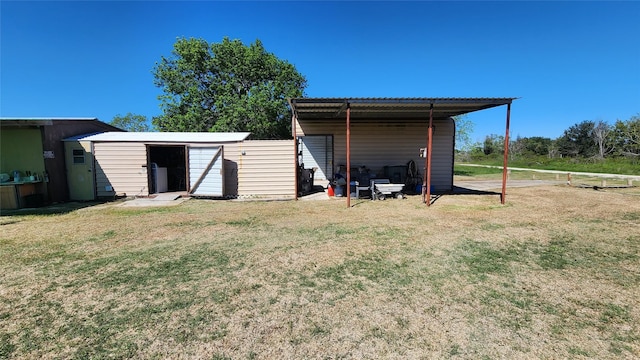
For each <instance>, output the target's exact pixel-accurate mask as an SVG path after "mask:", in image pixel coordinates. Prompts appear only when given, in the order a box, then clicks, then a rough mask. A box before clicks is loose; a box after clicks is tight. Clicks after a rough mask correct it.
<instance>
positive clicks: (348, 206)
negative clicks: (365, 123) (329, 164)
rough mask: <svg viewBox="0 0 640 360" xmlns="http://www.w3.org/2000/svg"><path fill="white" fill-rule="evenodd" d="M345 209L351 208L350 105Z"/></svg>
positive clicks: (348, 108) (348, 107)
mask: <svg viewBox="0 0 640 360" xmlns="http://www.w3.org/2000/svg"><path fill="white" fill-rule="evenodd" d="M345 193H346V195H347V208H350V207H351V105H350V104H349V103H347V188H346V189H345Z"/></svg>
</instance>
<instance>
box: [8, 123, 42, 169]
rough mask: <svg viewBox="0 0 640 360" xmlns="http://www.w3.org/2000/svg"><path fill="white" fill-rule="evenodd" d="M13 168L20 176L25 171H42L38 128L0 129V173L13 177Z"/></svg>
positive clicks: (40, 142) (40, 140) (40, 137)
mask: <svg viewBox="0 0 640 360" xmlns="http://www.w3.org/2000/svg"><path fill="white" fill-rule="evenodd" d="M13 170H19V171H20V172H21V173H22V176H25V172H26V171H31V172H36V173H38V174H40V175H42V173H44V158H43V155H42V136H41V135H40V129H24V128H18V129H12V128H2V129H0V173H6V174H9V176H12V177H13Z"/></svg>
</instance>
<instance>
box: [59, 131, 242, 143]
mask: <svg viewBox="0 0 640 360" xmlns="http://www.w3.org/2000/svg"><path fill="white" fill-rule="evenodd" d="M249 134H250V133H248V132H233V133H223V132H218V133H215V132H104V133H100V134H94V135H91V134H89V135H85V136H74V137H71V138H67V139H64V140H65V141H74V140H76V141H77V140H82V141H93V142H146V143H150V142H158V143H224V142H238V141H243V140H244V139H246V138H247V137H248V136H249Z"/></svg>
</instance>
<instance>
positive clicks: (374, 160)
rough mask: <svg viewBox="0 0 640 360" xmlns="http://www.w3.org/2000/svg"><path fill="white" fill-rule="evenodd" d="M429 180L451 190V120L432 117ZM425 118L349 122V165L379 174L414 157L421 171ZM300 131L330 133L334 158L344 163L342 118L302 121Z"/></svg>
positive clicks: (424, 140) (424, 143)
mask: <svg viewBox="0 0 640 360" xmlns="http://www.w3.org/2000/svg"><path fill="white" fill-rule="evenodd" d="M434 126H435V133H434V141H433V157H432V161H433V166H432V172H431V174H432V184H433V186H434V188H435V189H436V190H450V189H452V187H453V145H454V143H453V141H454V131H455V129H454V124H453V121H452V120H437V121H434ZM427 128H428V124H427V123H426V122H425V123H423V122H398V121H394V122H389V123H384V122H354V123H353V124H351V166H352V167H357V166H361V165H364V166H366V167H368V168H369V169H371V172H372V173H375V174H379V175H380V176H382V174H383V168H384V166H388V165H406V164H407V162H409V160H413V161H415V163H416V165H417V168H418V171H419V172H420V174H421V175H422V174H424V170H423V169H424V158H420V157H419V149H420V148H425V147H426V146H427ZM300 130H301V131H300V132H299V133H301V132H302V133H304V134H306V135H313V134H333V135H334V154H335V155H334V156H335V157H334V161H335V164H336V165H345V164H346V162H347V161H346V158H347V155H346V153H347V151H346V124H345V123H344V120H341V121H336V122H334V121H309V122H304V123H303V126H301V127H300Z"/></svg>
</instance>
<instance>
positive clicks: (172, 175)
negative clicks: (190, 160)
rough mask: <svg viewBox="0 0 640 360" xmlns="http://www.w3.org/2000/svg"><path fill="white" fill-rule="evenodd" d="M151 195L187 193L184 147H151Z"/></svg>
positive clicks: (148, 149)
mask: <svg viewBox="0 0 640 360" xmlns="http://www.w3.org/2000/svg"><path fill="white" fill-rule="evenodd" d="M147 154H148V157H149V158H148V161H149V169H150V171H149V190H150V191H149V193H150V194H156V193H162V192H176V191H187V165H186V164H187V160H186V146H184V145H149V146H148V148H147Z"/></svg>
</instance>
